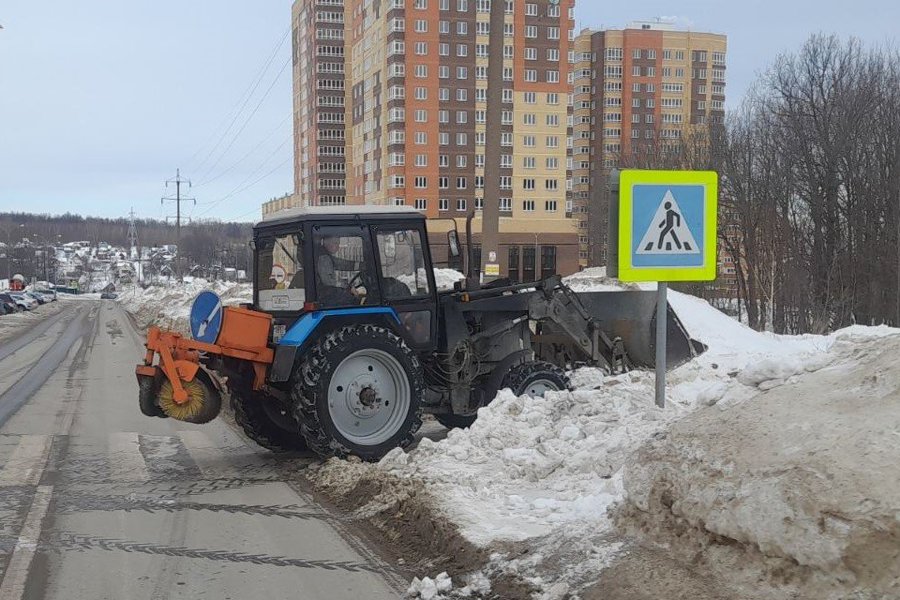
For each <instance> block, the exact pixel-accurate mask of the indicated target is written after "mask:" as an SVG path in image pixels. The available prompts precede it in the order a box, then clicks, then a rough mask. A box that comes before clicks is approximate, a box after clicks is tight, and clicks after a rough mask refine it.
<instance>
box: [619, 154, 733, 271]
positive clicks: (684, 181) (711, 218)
mask: <svg viewBox="0 0 900 600" xmlns="http://www.w3.org/2000/svg"><path fill="white" fill-rule="evenodd" d="M635 185H672V186H681V185H702V186H703V187H704V189H705V190H706V192H705V201H706V207H705V208H704V211H703V221H704V224H703V265H702V266H700V267H636V266H634V265H633V264H632V262H631V259H632V256H631V251H632V250H631V245H632V240H631V229H632V221H633V219H634V186H635ZM718 206H719V174H718V173H716V172H715V171H642V170H638V169H626V170H624V171H621V173H620V174H619V280H620V281H625V282H629V283H638V282H650V281H715V279H716V276H717V271H718V264H717V261H716V251H717V249H718V234H717V232H718V230H717V225H718Z"/></svg>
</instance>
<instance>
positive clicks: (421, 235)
mask: <svg viewBox="0 0 900 600" xmlns="http://www.w3.org/2000/svg"><path fill="white" fill-rule="evenodd" d="M372 239H373V242H374V243H375V249H376V252H375V258H376V262H377V273H378V279H379V284H380V287H381V301H382V303H383V304H384V305H385V306H390V307H391V308H393V309H394V310H395V311H397V314H398V316H399V317H400V323H401V326H402V327H403V328H404V329H405V332H406V340H407V343H408V344H409V345H410V346H411V347H413V348H415V349H416V350H419V351H427V350H433V349H434V348H435V347H436V346H437V343H436V342H437V289H436V288H435V282H434V271H433V270H432V268H431V254H430V251H429V247H428V241H427V240H428V238H427V235H426V233H425V229H424V226H423V225H421V224H416V223H396V224H394V223H384V224H377V225H373V226H372Z"/></svg>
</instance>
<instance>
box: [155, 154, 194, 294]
mask: <svg viewBox="0 0 900 600" xmlns="http://www.w3.org/2000/svg"><path fill="white" fill-rule="evenodd" d="M185 183H186V184H187V186H188V189H190V188H191V180H190V179H182V178H181V169H175V179H169V180H168V181H166V189H169V186H170V185H171V184H175V197H174V198H171V197H164V198H162V199H161V200H160V203H165V202H174V203H175V239H176V242H175V244H176V246H177V250H176V252H175V276H176V277H178V281H179V282H181V281H183V279H182V276H181V203H182V202H193V203H194V205H195V206H196V205H197V199H196V198H182V197H181V185H182V184H185Z"/></svg>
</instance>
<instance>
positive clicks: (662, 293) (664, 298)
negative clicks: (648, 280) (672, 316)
mask: <svg viewBox="0 0 900 600" xmlns="http://www.w3.org/2000/svg"><path fill="white" fill-rule="evenodd" d="M668 291H669V284H668V283H665V282H662V281H661V282H659V284H658V285H657V293H656V405H657V406H658V407H660V408H665V407H666V325H667V320H668V313H667V311H666V309H667V308H668V306H669V299H668Z"/></svg>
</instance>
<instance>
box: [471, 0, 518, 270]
mask: <svg viewBox="0 0 900 600" xmlns="http://www.w3.org/2000/svg"><path fill="white" fill-rule="evenodd" d="M490 15H491V18H490V23H491V24H490V38H489V41H490V44H489V45H488V67H487V78H488V86H487V109H486V111H485V112H486V125H485V148H486V152H485V153H484V154H485V158H484V163H485V164H484V173H485V177H484V204H483V206H482V208H481V279H482V281H484V283H490V282H492V281H494V280H495V279H498V278H499V275H498V274H495V273H493V272H492V273H490V274H489V273H488V265H497V264H499V263H500V195H501V194H502V191H501V189H500V173H501V165H502V161H501V158H500V156H501V154H502V152H501V151H500V150H501V143H502V141H503V123H502V121H503V88H504V83H503V62H504V54H503V48H504V39H505V38H504V36H505V34H504V24H505V23H506V1H505V0H494V1H493V2H491V13H490ZM510 195H511V194H510ZM469 239H470V240H471V238H469ZM492 257H493V259H492ZM492 268H496V267H492Z"/></svg>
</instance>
